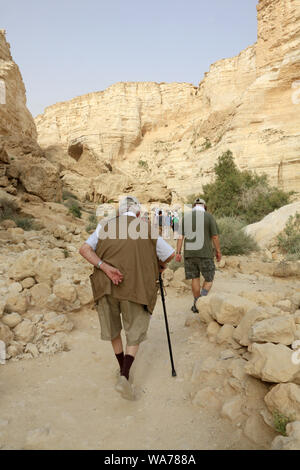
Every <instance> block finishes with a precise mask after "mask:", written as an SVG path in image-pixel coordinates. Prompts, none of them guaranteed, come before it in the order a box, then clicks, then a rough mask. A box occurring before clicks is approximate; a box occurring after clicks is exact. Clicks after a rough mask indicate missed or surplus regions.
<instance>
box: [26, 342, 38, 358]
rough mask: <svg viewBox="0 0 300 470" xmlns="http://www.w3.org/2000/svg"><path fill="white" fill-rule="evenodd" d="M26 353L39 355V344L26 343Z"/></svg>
mask: <svg viewBox="0 0 300 470" xmlns="http://www.w3.org/2000/svg"><path fill="white" fill-rule="evenodd" d="M25 353H29V354H31V355H32V357H38V356H39V350H38V348H37V346H36V345H35V344H33V343H28V344H26V346H25Z"/></svg>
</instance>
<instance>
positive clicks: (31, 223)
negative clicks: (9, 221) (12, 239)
mask: <svg viewBox="0 0 300 470" xmlns="http://www.w3.org/2000/svg"><path fill="white" fill-rule="evenodd" d="M14 221H15V222H16V224H17V227H21V228H22V229H23V230H26V231H29V230H41V229H42V226H41V225H40V224H38V223H37V222H36V221H35V220H34V218H33V217H16V218H15V219H14Z"/></svg>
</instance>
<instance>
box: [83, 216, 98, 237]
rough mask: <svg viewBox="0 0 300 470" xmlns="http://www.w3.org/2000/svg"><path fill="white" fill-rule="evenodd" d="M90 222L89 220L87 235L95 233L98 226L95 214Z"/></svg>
mask: <svg viewBox="0 0 300 470" xmlns="http://www.w3.org/2000/svg"><path fill="white" fill-rule="evenodd" d="M88 220H89V224H88V225H87V226H86V228H85V230H86V231H87V233H91V232H94V231H95V230H96V227H97V225H98V220H97V217H96V216H95V215H94V214H92V215H90V216H89V219H88Z"/></svg>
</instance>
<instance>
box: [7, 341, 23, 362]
mask: <svg viewBox="0 0 300 470" xmlns="http://www.w3.org/2000/svg"><path fill="white" fill-rule="evenodd" d="M23 350H24V346H23V344H22V343H19V342H18V341H11V343H10V345H9V346H8V348H7V357H8V358H11V357H16V356H19V355H20V354H22V353H23Z"/></svg>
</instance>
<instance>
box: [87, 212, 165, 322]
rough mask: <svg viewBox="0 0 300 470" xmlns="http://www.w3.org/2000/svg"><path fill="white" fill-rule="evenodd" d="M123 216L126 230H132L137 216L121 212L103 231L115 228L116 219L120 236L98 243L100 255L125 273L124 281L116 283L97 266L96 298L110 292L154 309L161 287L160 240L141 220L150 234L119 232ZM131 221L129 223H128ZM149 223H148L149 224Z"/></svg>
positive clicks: (97, 248)
mask: <svg viewBox="0 0 300 470" xmlns="http://www.w3.org/2000/svg"><path fill="white" fill-rule="evenodd" d="M122 218H123V221H125V227H126V232H127V234H128V227H129V224H130V223H131V222H132V221H134V223H136V222H137V219H136V218H135V217H131V216H128V217H126V216H120V217H117V218H116V219H111V220H109V221H108V222H106V223H105V224H104V225H103V226H102V229H101V231H100V234H103V232H106V231H107V229H111V224H113V223H115V222H116V239H112V238H105V239H101V237H99V238H100V239H99V241H98V244H97V247H96V253H97V255H98V256H99V258H100V259H101V260H103V261H105V262H106V263H108V264H110V265H111V266H114V267H116V268H118V269H119V270H120V271H121V273H122V274H123V276H124V277H123V281H122V282H121V283H120V284H119V285H118V286H116V285H114V284H113V283H112V282H111V280H110V279H109V278H108V277H107V276H106V274H105V273H104V272H103V271H102V270H101V269H97V268H95V269H94V272H93V274H92V275H91V276H90V280H91V284H92V290H93V294H94V300H95V302H96V301H97V300H98V299H100V298H101V297H103V295H106V294H110V295H112V296H113V297H114V298H116V299H119V300H130V301H132V302H136V303H138V304H142V305H145V306H146V307H147V309H148V311H149V312H150V313H152V312H153V309H154V307H155V304H156V299H157V290H158V284H157V280H158V275H159V269H158V259H157V255H156V243H157V240H156V239H154V238H151V234H150V229H149V226H148V224H147V223H146V222H144V221H142V220H140V219H138V220H139V222H140V224H141V226H142V225H143V229H144V230H146V231H147V232H148V238H147V239H143V238H137V239H136V240H133V239H132V238H129V237H128V236H127V238H125V239H122V238H120V236H119V222H120V221H121V219H122ZM126 222H127V223H126ZM145 224H146V226H145Z"/></svg>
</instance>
